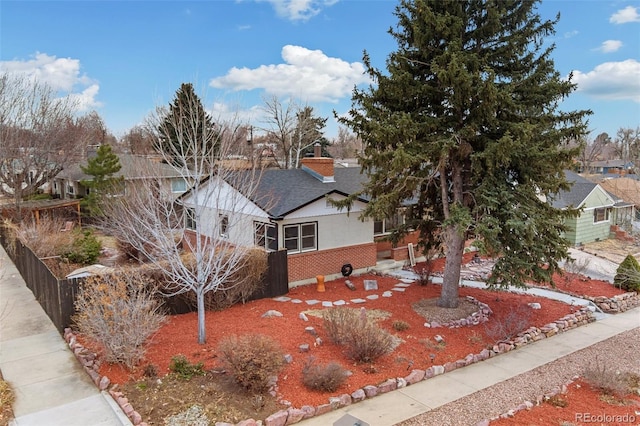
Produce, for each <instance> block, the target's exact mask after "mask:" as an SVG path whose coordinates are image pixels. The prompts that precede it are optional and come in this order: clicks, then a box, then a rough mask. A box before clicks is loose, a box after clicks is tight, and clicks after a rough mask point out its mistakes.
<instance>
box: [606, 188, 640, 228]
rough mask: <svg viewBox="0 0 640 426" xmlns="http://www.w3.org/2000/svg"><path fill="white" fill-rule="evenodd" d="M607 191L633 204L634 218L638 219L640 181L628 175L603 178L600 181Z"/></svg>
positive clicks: (639, 213)
mask: <svg viewBox="0 0 640 426" xmlns="http://www.w3.org/2000/svg"><path fill="white" fill-rule="evenodd" d="M600 186H602V187H603V188H604V189H605V190H606V191H607V192H609V193H610V194H613V195H615V196H616V197H618V198H620V199H622V200H624V201H626V202H628V203H630V204H632V205H633V206H634V212H633V213H634V214H633V216H632V217H635V220H640V181H639V180H636V179H632V178H630V177H619V178H616V179H605V180H603V181H602V182H600Z"/></svg>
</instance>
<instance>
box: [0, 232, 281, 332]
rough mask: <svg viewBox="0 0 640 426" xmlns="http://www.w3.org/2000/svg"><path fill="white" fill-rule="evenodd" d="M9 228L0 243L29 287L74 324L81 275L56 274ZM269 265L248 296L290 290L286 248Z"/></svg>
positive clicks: (62, 323) (64, 323)
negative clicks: (10, 237)
mask: <svg viewBox="0 0 640 426" xmlns="http://www.w3.org/2000/svg"><path fill="white" fill-rule="evenodd" d="M6 232H7V230H6V228H5V227H3V226H0V244H2V246H3V247H4V248H5V250H6V252H7V254H8V255H9V257H11V260H12V261H13V263H14V264H15V265H16V268H17V269H18V272H20V275H22V278H23V279H24V281H25V283H26V284H27V287H28V288H29V289H30V290H31V291H32V292H33V295H34V296H35V298H36V300H37V301H38V302H39V303H40V306H42V308H43V309H44V311H45V312H46V313H47V315H48V316H49V318H50V319H51V322H53V324H54V325H55V326H56V328H57V329H58V331H59V332H60V333H63V332H64V329H65V328H66V327H69V326H70V325H71V317H72V316H73V314H74V313H75V308H74V303H75V300H76V294H77V293H78V289H79V287H80V283H81V282H82V278H73V279H59V278H57V277H56V276H55V275H54V274H53V273H52V272H51V271H50V270H49V268H48V267H47V265H45V264H44V263H43V262H42V261H41V260H40V259H39V258H38V256H36V255H35V254H34V253H33V252H32V251H31V249H30V248H29V247H27V246H25V245H24V244H22V243H21V242H20V241H18V240H17V241H16V242H15V247H13V246H12V247H9V241H8V237H7V235H6ZM267 262H268V269H267V272H266V274H265V276H264V277H263V285H262V286H261V288H260V290H258V291H257V292H256V293H254V294H253V295H252V296H251V297H250V298H249V300H257V299H264V298H267V297H277V296H282V295H283V294H287V292H288V291H289V282H288V278H287V277H288V272H287V251H286V250H281V251H276V252H269V253H268V258H267Z"/></svg>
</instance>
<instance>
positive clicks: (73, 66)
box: [0, 52, 100, 110]
mask: <svg viewBox="0 0 640 426" xmlns="http://www.w3.org/2000/svg"><path fill="white" fill-rule="evenodd" d="M0 70H2V71H3V72H8V73H11V74H23V75H25V76H27V77H28V78H31V79H33V80H35V81H37V82H39V83H44V84H47V85H48V86H49V87H51V89H53V90H55V91H57V92H65V93H64V95H66V96H69V97H72V98H75V100H76V101H77V102H78V105H79V106H80V107H81V110H86V109H89V108H93V107H97V106H100V103H99V102H98V101H96V99H95V97H96V96H97V95H98V91H99V90H100V86H99V85H98V84H97V82H95V81H93V80H92V79H90V78H89V77H87V76H86V75H84V74H81V73H80V60H78V59H71V58H57V57H56V56H51V55H47V54H46V53H40V52H37V53H36V54H35V55H33V56H32V57H31V59H29V60H25V61H21V60H13V61H1V62H0ZM78 90H79V91H78Z"/></svg>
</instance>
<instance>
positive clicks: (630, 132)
mask: <svg viewBox="0 0 640 426" xmlns="http://www.w3.org/2000/svg"><path fill="white" fill-rule="evenodd" d="M614 143H615V146H616V153H617V154H618V157H619V158H620V159H621V160H624V161H625V162H634V164H635V168H636V170H638V168H640V165H639V164H638V163H640V127H636V128H635V129H632V128H630V127H629V128H624V127H621V128H620V129H618V133H617V134H616V138H615V140H614Z"/></svg>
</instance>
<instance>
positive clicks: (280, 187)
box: [253, 167, 367, 218]
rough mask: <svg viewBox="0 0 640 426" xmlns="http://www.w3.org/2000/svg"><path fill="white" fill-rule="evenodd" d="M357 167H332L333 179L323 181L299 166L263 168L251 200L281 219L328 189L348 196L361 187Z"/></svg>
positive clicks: (363, 176) (364, 178)
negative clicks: (295, 167)
mask: <svg viewBox="0 0 640 426" xmlns="http://www.w3.org/2000/svg"><path fill="white" fill-rule="evenodd" d="M360 170H361V169H360V167H348V168H336V169H335V170H334V177H335V182H326V183H325V182H321V181H320V180H318V179H316V178H315V177H313V176H311V175H310V174H309V173H307V172H305V171H304V170H301V169H293V170H281V169H269V170H265V171H264V173H263V175H262V178H261V179H260V183H259V185H258V188H257V191H256V194H257V197H256V198H255V199H254V200H253V201H254V202H255V203H256V204H258V205H259V206H260V207H261V208H262V209H264V210H265V211H266V212H267V213H268V214H269V215H271V216H272V217H275V218H281V217H284V216H286V215H287V214H289V213H291V212H293V211H295V210H298V209H300V208H302V207H304V206H306V205H308V204H310V203H312V202H314V201H316V200H318V199H321V198H323V197H324V196H325V195H327V194H330V193H332V192H337V193H340V194H343V195H350V194H353V193H355V192H357V191H359V190H361V189H362V184H363V183H364V182H365V181H366V180H367V177H366V175H364V174H361V173H360ZM363 200H364V199H363Z"/></svg>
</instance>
